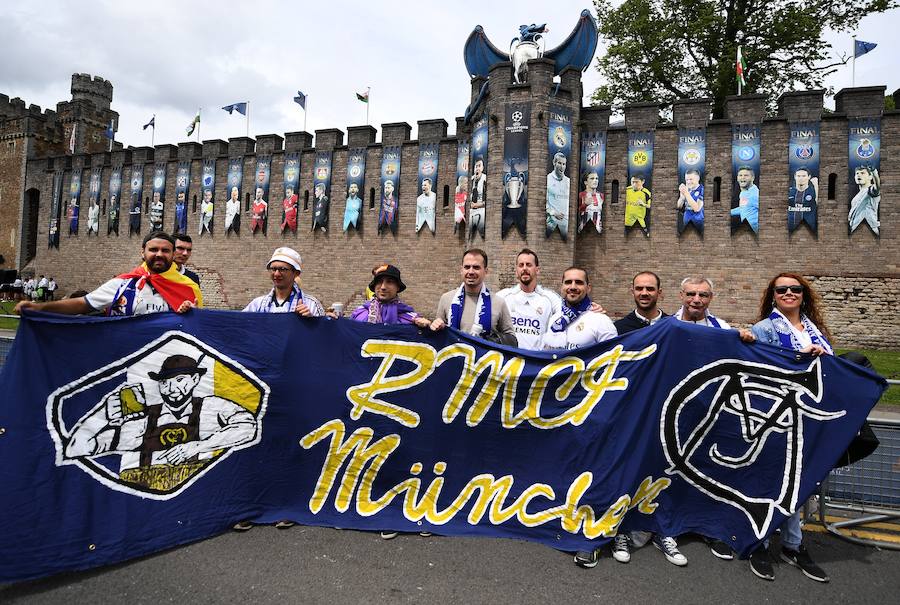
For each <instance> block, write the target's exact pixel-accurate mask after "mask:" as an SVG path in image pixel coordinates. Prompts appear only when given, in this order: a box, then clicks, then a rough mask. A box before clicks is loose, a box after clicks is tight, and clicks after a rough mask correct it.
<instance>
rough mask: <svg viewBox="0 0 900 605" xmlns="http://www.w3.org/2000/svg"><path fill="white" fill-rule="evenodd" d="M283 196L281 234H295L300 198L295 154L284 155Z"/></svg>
mask: <svg viewBox="0 0 900 605" xmlns="http://www.w3.org/2000/svg"><path fill="white" fill-rule="evenodd" d="M282 181H283V183H284V196H283V198H284V199H282V201H281V233H284V232H285V231H290V232H291V233H296V232H297V204H298V203H299V200H300V197H299V196H298V195H297V192H298V191H299V190H300V154H299V153H297V152H294V153H286V154H284V175H283V179H282Z"/></svg>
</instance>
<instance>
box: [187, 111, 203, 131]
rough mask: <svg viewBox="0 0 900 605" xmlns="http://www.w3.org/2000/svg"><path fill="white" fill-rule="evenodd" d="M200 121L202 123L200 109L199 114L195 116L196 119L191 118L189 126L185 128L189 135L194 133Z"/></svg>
mask: <svg viewBox="0 0 900 605" xmlns="http://www.w3.org/2000/svg"><path fill="white" fill-rule="evenodd" d="M199 123H200V111H199V110H198V111H197V115H196V116H194V119H193V120H191V123H190V124H188V125H187V128H185V129H184V130H185V132H187V135H188V136H191V135H192V134H194V129H195V128H197V124H199Z"/></svg>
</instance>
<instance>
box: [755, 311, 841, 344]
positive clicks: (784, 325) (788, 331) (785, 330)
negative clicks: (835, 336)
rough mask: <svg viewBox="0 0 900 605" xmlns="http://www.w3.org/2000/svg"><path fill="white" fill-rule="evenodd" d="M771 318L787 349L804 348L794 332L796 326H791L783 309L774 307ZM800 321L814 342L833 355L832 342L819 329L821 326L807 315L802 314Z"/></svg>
mask: <svg viewBox="0 0 900 605" xmlns="http://www.w3.org/2000/svg"><path fill="white" fill-rule="evenodd" d="M769 319H770V320H771V321H772V325H773V326H774V327H775V333H776V334H778V340H779V341H780V343H781V346H782V347H784V348H785V349H793V350H794V351H799V350H800V349H802V348H803V346H802V345H801V343H800V340H799V339H798V338H797V335H796V334H794V327H793V326H791V322H789V321H788V319H787V317H785V316H784V314H782V312H781V311H779V310H778V309H772V313H771V314H770V315H769ZM800 321H801V322H802V323H803V329H804V330H805V331H806V333H807V334H809V339H810V340H811V341H812V343H813V344H814V345H819V346H820V347H822V348H823V349H825V351H826V352H827V353H829V354H831V355H833V354H834V351H833V350H832V348H831V344H829V342H828V339H826V338H825V335H824V334H822V333H821V332H820V331H819V328H817V327H816V325H815V324H814V323H813V322H811V321H810V320H809V318H808V317H807V316H806V315H801V316H800Z"/></svg>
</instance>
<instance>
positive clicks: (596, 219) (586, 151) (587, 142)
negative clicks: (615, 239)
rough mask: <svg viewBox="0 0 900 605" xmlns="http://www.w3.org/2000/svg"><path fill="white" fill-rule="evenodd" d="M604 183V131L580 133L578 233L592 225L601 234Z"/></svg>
mask: <svg viewBox="0 0 900 605" xmlns="http://www.w3.org/2000/svg"><path fill="white" fill-rule="evenodd" d="M605 181H606V131H605V130H604V131H602V132H582V133H581V178H579V182H580V183H581V188H580V191H579V192H578V233H581V231H582V230H583V229H584V228H585V226H587V225H593V226H594V228H595V229H596V230H597V233H602V232H603V200H604V197H603V183H604V182H605Z"/></svg>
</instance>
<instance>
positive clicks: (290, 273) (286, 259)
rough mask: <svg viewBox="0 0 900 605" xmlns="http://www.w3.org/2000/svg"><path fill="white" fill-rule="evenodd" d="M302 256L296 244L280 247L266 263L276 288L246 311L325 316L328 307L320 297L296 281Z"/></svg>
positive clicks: (260, 297)
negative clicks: (321, 301) (323, 305)
mask: <svg viewBox="0 0 900 605" xmlns="http://www.w3.org/2000/svg"><path fill="white" fill-rule="evenodd" d="M301 266H302V260H301V258H300V254H299V253H298V252H297V251H296V250H294V249H293V248H288V247H287V246H282V247H281V248H276V249H275V252H273V253H272V258H271V259H270V260H269V263H268V264H267V265H266V269H268V270H269V277H270V278H271V280H272V291H271V292H269V293H267V294H263V295H262V296H259V297H257V298H254V299H253V300H251V301H250V304H249V305H247V306H246V307H244V311H249V312H253V313H296V314H297V315H300V316H301V317H321V316H323V315H325V309H324V308H322V303H320V302H319V301H318V300H316V299H315V298H313V297H312V296H309V295H308V294H305V293H304V292H303V291H302V290H300V287H299V286H298V285H297V284H296V283H294V278H296V277H297V276H298V275H300V273H301V270H300V268H301Z"/></svg>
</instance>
